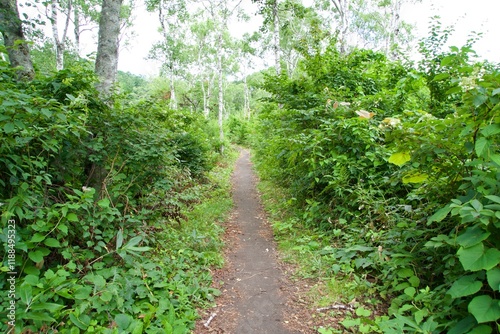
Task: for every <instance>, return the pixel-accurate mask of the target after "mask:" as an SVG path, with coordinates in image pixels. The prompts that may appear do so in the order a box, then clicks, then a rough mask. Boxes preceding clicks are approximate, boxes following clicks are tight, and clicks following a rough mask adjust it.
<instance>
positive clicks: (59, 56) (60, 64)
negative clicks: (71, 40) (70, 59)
mask: <svg viewBox="0 0 500 334" xmlns="http://www.w3.org/2000/svg"><path fill="white" fill-rule="evenodd" d="M72 5H73V4H72V1H71V0H69V1H68V8H67V13H66V22H65V23H64V31H63V35H62V37H61V38H59V28H58V20H57V0H52V2H51V8H50V9H51V17H50V20H51V22H52V35H53V38H54V44H55V46H56V69H57V70H58V71H60V70H62V69H63V68H64V51H65V49H66V36H67V34H68V28H69V21H70V15H71V10H72Z"/></svg>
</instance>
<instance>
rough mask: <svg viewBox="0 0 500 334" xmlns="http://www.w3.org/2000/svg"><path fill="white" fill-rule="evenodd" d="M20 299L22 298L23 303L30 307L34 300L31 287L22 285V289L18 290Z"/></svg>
mask: <svg viewBox="0 0 500 334" xmlns="http://www.w3.org/2000/svg"><path fill="white" fill-rule="evenodd" d="M18 293H19V297H20V298H21V301H22V302H23V303H24V304H26V305H29V304H31V299H32V298H33V288H32V287H31V285H28V284H22V285H21V287H20V288H19V290H18Z"/></svg>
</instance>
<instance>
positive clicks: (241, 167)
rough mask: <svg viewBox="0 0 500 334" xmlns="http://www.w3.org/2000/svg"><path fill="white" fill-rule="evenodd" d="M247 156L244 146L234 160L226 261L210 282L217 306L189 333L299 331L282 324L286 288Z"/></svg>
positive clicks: (283, 322) (283, 320)
mask: <svg viewBox="0 0 500 334" xmlns="http://www.w3.org/2000/svg"><path fill="white" fill-rule="evenodd" d="M249 155H250V154H249V152H248V151H246V150H243V151H242V152H241V155H240V157H239V159H238V161H237V162H236V169H235V171H234V174H233V198H234V202H235V209H234V212H233V215H232V219H231V220H230V222H228V225H227V226H226V229H227V230H228V232H227V233H226V239H227V240H226V243H228V244H229V245H228V253H227V254H226V265H225V267H224V268H223V269H222V270H220V271H217V272H215V273H214V282H215V284H214V285H215V286H216V287H218V288H219V289H220V290H221V291H222V296H221V297H219V298H217V301H216V303H217V307H216V308H214V309H211V310H208V311H207V313H206V314H205V315H204V316H203V319H202V321H200V322H199V323H198V324H197V327H196V330H195V331H194V333H237V334H244V333H273V334H285V333H300V332H299V331H294V330H291V329H287V328H286V327H285V326H286V325H287V323H288V321H287V320H286V314H287V312H286V308H287V306H286V302H287V295H288V293H286V288H285V287H284V285H286V284H285V281H284V277H283V274H282V272H281V270H280V267H279V265H278V261H277V257H276V251H275V244H274V241H273V237H272V231H271V228H270V226H269V225H268V224H267V222H266V220H265V215H264V213H263V210H262V207H261V204H260V200H259V196H258V194H257V191H256V189H255V184H256V179H255V176H254V174H253V171H252V168H251V167H252V165H251V162H250V157H249ZM213 315H215V316H213ZM211 316H212V317H211ZM210 318H212V319H211V321H210V323H209V324H208V326H207V322H208V319H210Z"/></svg>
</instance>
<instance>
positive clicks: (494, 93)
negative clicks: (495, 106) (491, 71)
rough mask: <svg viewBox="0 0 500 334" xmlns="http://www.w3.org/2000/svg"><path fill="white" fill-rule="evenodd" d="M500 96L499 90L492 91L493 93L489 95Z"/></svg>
mask: <svg viewBox="0 0 500 334" xmlns="http://www.w3.org/2000/svg"><path fill="white" fill-rule="evenodd" d="M498 94H500V88H497V89H494V90H493V92H492V93H491V96H495V95H498Z"/></svg>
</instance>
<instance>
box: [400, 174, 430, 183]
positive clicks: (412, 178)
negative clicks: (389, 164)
mask: <svg viewBox="0 0 500 334" xmlns="http://www.w3.org/2000/svg"><path fill="white" fill-rule="evenodd" d="M428 177H429V176H428V175H427V174H424V173H412V174H408V175H405V176H403V183H404V184H407V183H422V182H424V181H425V180H427V179H428Z"/></svg>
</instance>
